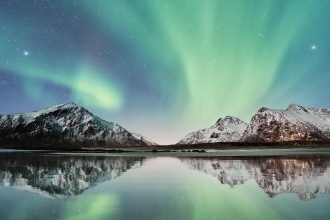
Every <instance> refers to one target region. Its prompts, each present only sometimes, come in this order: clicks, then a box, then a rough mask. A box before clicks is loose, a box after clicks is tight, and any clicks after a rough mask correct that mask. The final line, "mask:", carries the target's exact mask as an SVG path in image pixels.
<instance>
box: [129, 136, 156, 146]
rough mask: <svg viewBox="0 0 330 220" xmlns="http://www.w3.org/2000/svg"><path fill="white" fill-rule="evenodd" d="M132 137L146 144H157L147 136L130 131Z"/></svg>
mask: <svg viewBox="0 0 330 220" xmlns="http://www.w3.org/2000/svg"><path fill="white" fill-rule="evenodd" d="M132 135H133V137H135V139H137V140H141V141H143V142H144V143H145V144H146V145H148V146H155V145H158V144H157V143H156V142H154V141H152V140H150V139H149V138H147V137H145V136H143V135H142V134H137V133H132Z"/></svg>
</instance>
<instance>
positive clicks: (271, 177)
mask: <svg viewBox="0 0 330 220" xmlns="http://www.w3.org/2000/svg"><path fill="white" fill-rule="evenodd" d="M267 152H268V153H267ZM282 152H285V151H282ZM306 152H308V153H306ZM314 153H315V152H314ZM222 154H223V155H225V156H223V155H222ZM250 154H251V153H248V154H245V153H244V152H243V153H242V151H237V152H236V155H235V152H231V153H230V155H228V152H224V153H221V152H213V153H156V154H155V153H141V152H140V153H138V154H137V153H129V154H128V153H126V154H124V153H123V154H96V153H83V154H62V153H58V152H57V153H54V152H31V151H20V152H18V151H0V215H1V216H0V219H329V218H330V209H329V205H330V199H329V195H328V194H329V192H330V170H329V168H330V154H329V153H327V151H324V152H323V151H322V152H321V153H320V151H318V152H316V154H313V152H311V151H310V150H309V151H305V152H300V153H299V152H291V153H287V152H285V155H280V153H279V151H278V152H277V153H276V152H275V153H274V152H270V151H264V152H261V153H260V152H259V153H256V155H257V156H256V155H255V156H252V155H250ZM298 154H299V155H298Z"/></svg>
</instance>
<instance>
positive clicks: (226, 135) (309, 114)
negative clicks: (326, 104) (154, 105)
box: [178, 104, 330, 144]
mask: <svg viewBox="0 0 330 220" xmlns="http://www.w3.org/2000/svg"><path fill="white" fill-rule="evenodd" d="M329 140H330V110H329V109H317V108H305V107H302V106H299V105H296V104H291V105H289V106H288V108H287V109H286V110H273V109H268V108H265V107H263V108H261V109H259V111H258V112H257V113H256V114H255V115H254V116H253V117H252V119H251V122H250V123H249V124H246V123H245V122H243V121H242V120H240V119H238V118H235V117H229V116H227V117H225V118H223V119H221V118H220V119H219V120H218V121H217V123H216V124H215V125H213V126H211V127H210V128H205V129H201V130H199V131H195V132H192V133H189V134H187V135H186V136H185V137H184V138H183V139H182V140H181V141H179V142H178V144H198V143H214V142H280V141H329Z"/></svg>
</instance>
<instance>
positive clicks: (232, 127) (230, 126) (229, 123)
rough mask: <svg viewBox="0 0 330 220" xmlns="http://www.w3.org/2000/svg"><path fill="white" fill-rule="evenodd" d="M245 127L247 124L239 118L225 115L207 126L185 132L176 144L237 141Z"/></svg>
mask: <svg viewBox="0 0 330 220" xmlns="http://www.w3.org/2000/svg"><path fill="white" fill-rule="evenodd" d="M246 127H247V124H246V123H245V122H244V121H242V120H240V119H239V118H235V117H230V116H226V117H225V118H220V119H219V120H218V121H217V122H216V123H215V124H214V125H212V126H211V127H209V128H205V129H201V130H198V131H195V132H191V133H189V134H187V135H186V136H185V137H184V138H183V139H182V140H181V141H179V142H178V144H198V143H215V142H237V141H238V140H240V139H241V137H242V135H243V132H244V131H245V129H246Z"/></svg>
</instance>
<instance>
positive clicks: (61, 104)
mask: <svg viewBox="0 0 330 220" xmlns="http://www.w3.org/2000/svg"><path fill="white" fill-rule="evenodd" d="M69 104H73V105H75V106H77V107H82V106H79V105H77V104H76V103H75V102H73V101H70V102H66V103H59V104H56V105H53V106H48V107H46V108H44V109H38V110H34V111H31V112H15V113H6V114H1V113H0V115H16V114H17V115H20V114H30V113H34V112H40V111H43V110H48V109H51V108H55V107H58V106H64V105H69ZM292 105H296V106H300V107H303V108H313V107H310V106H309V107H305V106H302V105H299V104H296V103H291V104H289V105H288V106H287V108H286V109H271V108H267V107H265V106H262V107H260V108H259V109H258V111H257V112H259V110H260V109H263V108H266V109H268V110H272V111H285V110H288V109H289V107H290V106H292ZM82 108H84V107H82ZM84 109H85V110H87V111H89V109H87V108H84ZM257 112H255V114H257ZM90 113H92V114H93V115H94V116H96V117H99V116H98V115H96V114H94V113H93V112H90ZM255 114H253V116H254V115H255ZM253 116H251V120H252V118H253ZM226 117H234V118H238V117H236V116H234V115H227V116H224V117H222V119H223V118H226ZM100 119H102V120H104V119H103V118H100ZM219 119H221V118H218V119H217V121H218V120H219ZM238 119H240V118H238ZM240 120H242V119H240ZM251 120H249V121H244V120H242V121H243V122H245V123H247V124H249V123H250V122H251ZM106 121H107V120H106ZM217 121H216V122H217ZM108 122H111V123H116V124H119V125H120V126H122V125H121V124H120V123H117V122H116V121H108ZM216 122H215V123H216ZM215 123H214V124H215ZM214 124H212V125H214ZM212 125H210V126H212ZM210 126H209V127H210ZM122 127H123V128H124V129H126V130H127V131H128V132H130V133H131V134H132V135H133V134H134V133H135V134H139V135H142V136H144V137H145V138H147V139H148V140H150V141H153V142H155V143H157V144H159V145H175V144H177V143H178V142H179V141H180V140H182V139H183V138H184V137H185V136H186V135H187V134H189V133H192V132H195V131H189V132H187V133H186V134H185V135H184V136H182V137H181V138H180V139H179V140H178V141H176V142H175V143H173V142H171V143H159V142H157V141H155V140H153V138H152V137H149V136H147V135H145V134H143V133H140V132H138V131H131V130H129V129H127V128H126V127H125V126H122ZM205 128H208V127H204V128H199V129H198V130H201V129H205ZM196 131H197V130H196ZM133 136H134V135H133ZM165 141H168V139H166V140H165Z"/></svg>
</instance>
